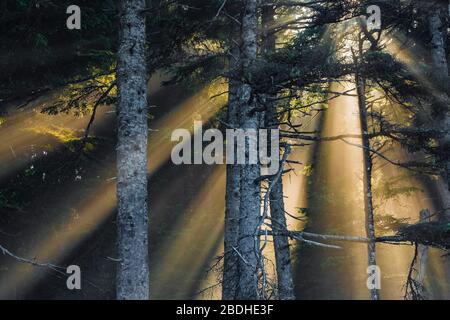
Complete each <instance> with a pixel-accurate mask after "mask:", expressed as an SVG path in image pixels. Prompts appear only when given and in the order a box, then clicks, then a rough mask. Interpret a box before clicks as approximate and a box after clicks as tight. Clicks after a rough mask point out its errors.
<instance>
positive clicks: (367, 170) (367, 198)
mask: <svg viewBox="0 0 450 320" xmlns="http://www.w3.org/2000/svg"><path fill="white" fill-rule="evenodd" d="M356 88H357V94H358V106H359V118H360V123H361V132H362V146H363V192H364V209H365V213H366V233H367V238H369V239H371V240H375V221H374V209H373V194H372V169H373V163H372V155H371V152H370V139H369V137H368V135H367V134H368V133H369V129H368V125H367V110H366V83H365V80H364V78H362V77H361V76H360V75H359V74H357V75H356ZM367 255H368V266H376V265H377V261H376V246H375V241H371V242H369V243H368V245H367ZM369 291H370V299H371V300H379V299H380V294H379V290H377V289H370V290H369Z"/></svg>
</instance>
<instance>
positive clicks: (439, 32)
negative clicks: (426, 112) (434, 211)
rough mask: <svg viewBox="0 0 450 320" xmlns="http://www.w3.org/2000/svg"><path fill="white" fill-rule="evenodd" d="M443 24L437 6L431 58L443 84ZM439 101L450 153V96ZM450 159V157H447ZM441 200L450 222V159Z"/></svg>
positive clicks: (445, 74)
mask: <svg viewBox="0 0 450 320" xmlns="http://www.w3.org/2000/svg"><path fill="white" fill-rule="evenodd" d="M443 28H444V26H443V24H442V21H441V7H440V6H439V5H437V4H434V6H433V7H432V8H431V13H430V17H429V29H430V35H431V57H432V61H433V65H434V68H435V70H436V74H437V75H439V79H442V81H443V83H446V82H448V79H449V76H448V63H447V54H446V51H445V42H444V32H443ZM437 99H439V100H441V102H442V103H443V104H444V105H446V106H447V110H445V111H444V112H445V114H444V116H443V117H441V116H440V117H439V118H438V119H436V120H435V121H436V122H437V126H438V127H439V128H442V130H445V131H446V132H447V135H446V136H445V137H444V138H443V139H441V141H440V145H441V150H442V152H443V153H448V152H449V151H448V149H449V148H450V111H449V110H448V102H449V101H450V99H449V96H448V94H445V93H442V94H439V97H437ZM447 157H449V156H447ZM437 188H438V192H439V198H440V199H441V202H442V208H443V209H445V210H444V212H443V214H442V215H441V218H442V219H443V220H446V221H450V159H449V160H448V161H446V163H445V165H444V168H443V174H442V179H441V181H438V187H437Z"/></svg>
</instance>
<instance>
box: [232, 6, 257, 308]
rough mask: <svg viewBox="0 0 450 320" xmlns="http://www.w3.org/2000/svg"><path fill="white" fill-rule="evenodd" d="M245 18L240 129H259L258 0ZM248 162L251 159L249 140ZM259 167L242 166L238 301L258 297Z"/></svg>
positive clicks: (246, 8)
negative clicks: (255, 74)
mask: <svg viewBox="0 0 450 320" xmlns="http://www.w3.org/2000/svg"><path fill="white" fill-rule="evenodd" d="M243 10H244V11H243V17H242V33H241V35H242V51H241V54H242V56H241V61H242V69H243V76H244V77H243V78H244V79H246V80H245V82H244V83H241V85H240V86H239V89H238V97H239V107H240V110H241V117H242V120H241V128H243V129H253V130H258V128H259V125H260V116H259V114H258V112H255V110H254V109H255V107H256V103H255V100H256V99H254V93H253V90H252V87H251V84H250V83H248V81H251V77H250V69H251V67H252V64H253V63H254V61H255V59H256V54H257V29H258V19H257V0H246V1H245V3H244V8H243ZM245 144H246V150H247V151H246V160H247V161H248V159H249V154H248V147H249V146H250V145H251V143H250V141H249V140H248V138H246V142H245ZM260 171H261V170H260V165H259V164H248V163H247V164H245V165H242V166H241V205H240V217H239V218H240V220H239V233H240V236H239V249H238V250H239V254H240V259H239V287H238V292H237V297H238V299H241V300H255V299H258V298H259V294H258V271H259V269H260V268H259V267H260V263H259V242H258V239H259V234H258V232H257V229H258V226H259V219H260V215H261V194H260V183H259V182H256V181H259V180H258V179H259V177H260V174H261V172H260Z"/></svg>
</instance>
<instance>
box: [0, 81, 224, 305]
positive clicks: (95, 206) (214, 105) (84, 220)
mask: <svg viewBox="0 0 450 320" xmlns="http://www.w3.org/2000/svg"><path fill="white" fill-rule="evenodd" d="M213 86H214V89H215V91H217V90H219V91H220V90H221V88H222V89H223V88H224V84H223V83H221V82H220V83H219V82H218V83H216V84H214V85H213ZM211 90H212V88H211V86H206V87H205V88H203V89H202V90H201V91H200V93H198V94H196V95H194V96H193V97H192V98H191V99H188V100H187V101H185V102H183V103H181V104H179V105H178V106H177V107H176V108H175V111H174V112H172V113H170V114H169V115H167V116H166V117H164V118H163V119H161V120H159V121H157V123H155V125H154V126H153V128H154V130H156V131H155V133H156V134H155V136H152V135H150V138H149V175H152V174H153V173H155V172H156V171H157V170H158V169H159V168H160V167H161V166H162V165H163V164H164V163H165V162H166V161H168V160H169V158H170V151H171V148H172V145H173V144H172V142H171V141H170V134H171V132H172V131H173V130H175V129H178V128H183V126H184V125H186V124H190V123H192V119H196V118H198V117H201V119H203V121H208V120H209V119H210V118H211V117H212V116H214V114H215V113H216V112H217V111H218V110H219V109H220V107H222V105H223V104H222V102H220V101H221V100H220V99H215V100H212V101H211V100H210V99H209V95H208V93H210V92H211ZM196 109H197V110H196ZM164 133H165V134H164ZM106 171H109V172H110V175H111V173H112V174H113V172H114V171H115V168H114V165H110V166H108V167H107V169H106ZM95 190H96V191H95V194H96V195H98V196H97V197H93V198H89V200H87V201H86V202H84V203H83V204H82V205H81V206H80V208H78V209H77V212H78V214H77V216H78V218H77V220H78V221H75V222H74V221H72V223H70V222H69V221H64V222H62V223H61V224H59V226H54V227H53V228H52V229H53V232H52V233H51V234H47V233H48V231H43V232H42V233H40V237H39V238H40V239H41V240H40V241H37V243H36V244H34V245H33V246H32V248H31V249H30V250H28V251H27V252H25V253H24V254H23V255H25V256H33V257H36V259H38V260H46V261H52V262H53V263H55V264H57V263H58V262H59V261H61V260H62V259H63V258H64V257H65V256H67V255H68V254H69V253H70V252H71V250H73V249H74V248H75V246H76V244H77V243H80V242H81V241H82V240H83V239H85V238H86V237H87V236H88V235H90V234H92V232H93V231H94V230H95V229H96V228H97V227H98V225H99V224H101V223H102V222H103V221H105V220H106V219H107V218H108V217H109V216H110V214H111V213H113V212H114V208H115V205H116V195H115V194H116V192H115V184H114V183H113V184H111V183H108V184H105V183H104V182H102V183H99V184H98V185H97V186H96V188H95ZM80 192H81V191H80ZM68 197H69V198H70V197H71V193H70V192H69V193H68ZM67 201H68V199H67V198H66V199H64V202H67ZM59 206H60V205H58V204H54V205H53V206H52V207H54V208H57V207H59ZM60 226H62V227H60ZM68 228H69V229H70V230H71V231H70V232H68V231H67V229H68ZM43 276H44V272H43V271H42V270H37V269H36V268H30V267H28V266H21V267H18V268H15V269H14V270H13V271H12V272H11V273H8V274H7V279H2V281H0V298H5V297H9V296H10V295H11V293H12V292H20V294H21V295H24V294H26V292H27V290H29V289H30V288H31V287H32V286H33V285H34V284H36V283H37V281H38V280H40V279H41V278H42V277H43Z"/></svg>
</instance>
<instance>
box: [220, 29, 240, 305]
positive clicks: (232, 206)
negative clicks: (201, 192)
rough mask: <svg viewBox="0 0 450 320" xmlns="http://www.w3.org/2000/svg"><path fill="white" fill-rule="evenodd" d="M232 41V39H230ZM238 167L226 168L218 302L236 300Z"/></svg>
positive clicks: (234, 118) (233, 65)
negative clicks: (221, 267) (220, 295)
mask: <svg viewBox="0 0 450 320" xmlns="http://www.w3.org/2000/svg"><path fill="white" fill-rule="evenodd" d="M235 36H238V37H239V36H240V26H239V25H237V24H234V25H233V32H232V36H231V37H232V38H234V37H235ZM232 40H234V39H232ZM230 42H231V48H232V49H231V57H230V58H229V67H230V71H231V73H232V76H231V78H230V79H229V85H228V116H227V117H228V120H227V122H228V124H229V125H230V126H231V127H232V128H237V127H238V126H239V101H238V96H237V94H238V88H239V82H238V81H236V79H235V78H234V76H235V73H236V72H237V71H238V70H239V63H240V48H239V46H238V44H236V42H234V41H230ZM240 179H241V177H240V165H238V164H228V165H227V181H226V197H225V239H224V252H225V253H224V262H223V281H222V299H223V300H234V299H236V292H237V288H238V280H239V268H238V264H239V257H238V255H237V253H236V251H235V250H236V249H237V248H238V245H239V210H240V203H241V202H240V200H241V199H240Z"/></svg>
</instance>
